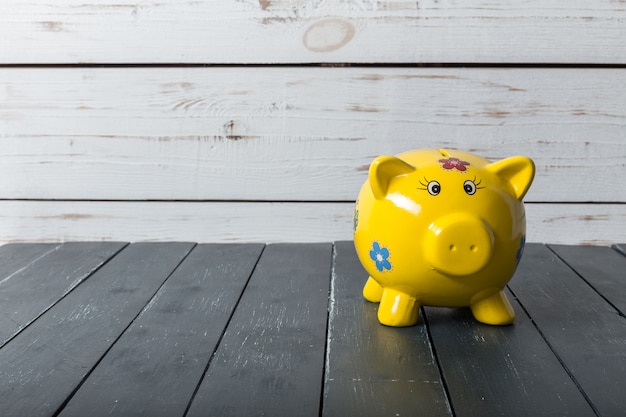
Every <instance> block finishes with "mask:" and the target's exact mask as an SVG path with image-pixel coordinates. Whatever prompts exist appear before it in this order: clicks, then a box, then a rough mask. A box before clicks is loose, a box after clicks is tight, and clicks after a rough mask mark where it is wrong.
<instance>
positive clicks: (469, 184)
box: [463, 180, 477, 195]
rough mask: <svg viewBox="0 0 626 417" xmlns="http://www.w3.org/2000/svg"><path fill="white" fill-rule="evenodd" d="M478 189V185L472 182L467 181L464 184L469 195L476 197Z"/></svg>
mask: <svg viewBox="0 0 626 417" xmlns="http://www.w3.org/2000/svg"><path fill="white" fill-rule="evenodd" d="M476 188H477V187H476V184H474V181H472V180H467V181H465V182H464V183H463V189H464V190H465V192H466V193H467V194H468V195H474V193H475V192H476Z"/></svg>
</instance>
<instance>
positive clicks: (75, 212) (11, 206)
mask: <svg viewBox="0 0 626 417" xmlns="http://www.w3.org/2000/svg"><path fill="white" fill-rule="evenodd" d="M525 206H526V218H527V240H528V241H529V242H547V243H562V244H572V243H578V244H587V245H589V244H591V245H610V244H612V243H614V242H623V241H625V240H626V210H625V209H624V205H623V204H526V205H525ZM0 212H1V213H2V216H0V230H1V231H2V233H1V235H0V236H1V240H0V241H4V242H39V241H44V242H63V241H82V240H105V241H131V242H136V241H194V242H204V243H207V242H281V241H282V242H327V241H336V240H347V239H352V230H353V212H354V203H352V202H301V203H285V202H282V203H272V202H267V203H263V202H256V203H253V202H175V201H172V202H95V203H94V202H87V201H84V202H76V201H70V202H63V201H43V202H40V201H0Z"/></svg>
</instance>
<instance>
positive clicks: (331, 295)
mask: <svg viewBox="0 0 626 417" xmlns="http://www.w3.org/2000/svg"><path fill="white" fill-rule="evenodd" d="M332 245H333V248H332V249H333V251H332V257H331V269H330V282H329V283H328V303H327V305H326V344H325V345H324V370H323V372H322V390H321V392H320V406H319V409H318V410H319V414H318V415H319V417H322V416H323V415H324V398H326V394H327V390H328V384H327V383H326V378H327V376H328V375H330V342H331V337H332V330H331V326H330V319H331V317H332V316H333V314H334V312H335V279H336V277H337V272H336V261H337V245H336V242H332Z"/></svg>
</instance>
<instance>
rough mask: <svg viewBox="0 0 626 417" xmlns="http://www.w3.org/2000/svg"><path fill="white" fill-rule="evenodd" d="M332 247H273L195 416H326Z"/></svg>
mask: <svg viewBox="0 0 626 417" xmlns="http://www.w3.org/2000/svg"><path fill="white" fill-rule="evenodd" d="M331 252H332V251H331V245H330V244H276V245H269V246H267V247H266V249H265V251H264V252H263V255H262V257H261V259H260V260H259V263H258V265H257V267H256V269H255V271H254V273H253V275H252V277H251V278H250V281H249V282H248V286H247V287H246V291H245V292H244V294H243V296H242V298H241V301H240V303H239V305H238V307H237V310H236V311H235V313H234V315H233V318H232V320H231V321H230V323H229V325H228V328H227V330H226V333H225V334H224V337H223V339H222V340H221V342H220V346H219V348H218V350H217V352H216V354H215V357H214V358H213V359H212V361H211V363H210V366H209V368H208V371H207V374H206V376H205V378H204V380H203V382H202V384H201V385H200V387H199V389H198V392H197V394H196V396H195V397H194V401H193V402H192V404H191V408H190V409H189V413H188V416H189V417H193V416H199V415H215V416H249V415H280V416H283V415H284V416H318V415H319V406H320V398H321V385H322V378H323V369H324V347H325V341H326V338H325V336H326V320H327V306H328V290H329V281H330V266H331Z"/></svg>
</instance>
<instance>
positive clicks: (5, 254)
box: [0, 243, 60, 286]
mask: <svg viewBox="0 0 626 417" xmlns="http://www.w3.org/2000/svg"><path fill="white" fill-rule="evenodd" d="M59 246H60V245H59V244H56V243H38V244H20V243H16V244H11V243H10V244H7V245H2V246H0V286H2V285H4V283H5V282H7V281H9V280H10V279H11V278H13V277H14V276H15V275H17V274H19V273H20V272H22V271H23V270H25V269H27V268H30V267H32V266H33V265H34V264H36V263H37V262H39V261H40V260H41V259H43V258H44V257H45V256H46V255H48V254H50V253H52V252H54V251H55V250H56V249H58V248H59Z"/></svg>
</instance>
